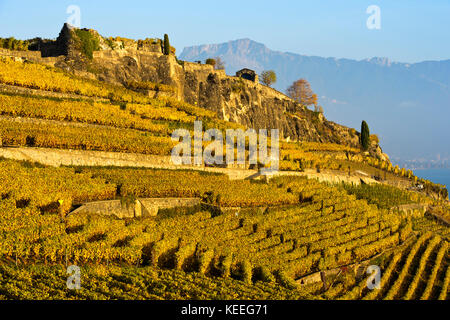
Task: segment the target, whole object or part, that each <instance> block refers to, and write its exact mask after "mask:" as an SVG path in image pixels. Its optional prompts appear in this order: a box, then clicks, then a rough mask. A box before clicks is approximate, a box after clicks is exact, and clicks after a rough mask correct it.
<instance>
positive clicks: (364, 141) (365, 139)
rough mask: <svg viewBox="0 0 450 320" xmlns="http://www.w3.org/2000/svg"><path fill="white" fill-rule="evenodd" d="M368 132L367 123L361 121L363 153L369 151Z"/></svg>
mask: <svg viewBox="0 0 450 320" xmlns="http://www.w3.org/2000/svg"><path fill="white" fill-rule="evenodd" d="M369 141H370V132H369V126H368V125H367V122H365V121H363V122H362V123H361V138H360V142H361V147H362V149H363V150H364V151H367V150H368V149H369V144H370V142H369Z"/></svg>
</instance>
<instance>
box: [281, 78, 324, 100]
mask: <svg viewBox="0 0 450 320" xmlns="http://www.w3.org/2000/svg"><path fill="white" fill-rule="evenodd" d="M287 94H288V96H289V97H291V98H292V99H294V100H295V101H297V102H298V103H300V104H301V105H304V106H310V105H317V95H316V94H315V93H314V92H313V91H312V89H311V85H310V84H309V82H308V81H306V80H305V79H300V80H297V81H295V82H294V83H293V84H292V85H291V86H290V87H289V88H288V89H287Z"/></svg>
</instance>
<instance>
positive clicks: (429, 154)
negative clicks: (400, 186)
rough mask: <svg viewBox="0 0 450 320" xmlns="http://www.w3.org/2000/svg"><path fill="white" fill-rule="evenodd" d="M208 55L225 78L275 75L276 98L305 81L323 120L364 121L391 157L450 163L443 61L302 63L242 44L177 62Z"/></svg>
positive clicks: (300, 58)
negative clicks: (242, 72) (245, 71)
mask: <svg viewBox="0 0 450 320" xmlns="http://www.w3.org/2000/svg"><path fill="white" fill-rule="evenodd" d="M216 56H219V57H221V58H222V59H223V60H224V61H225V66H226V71H227V73H228V74H233V73H234V72H235V71H237V70H239V69H241V68H243V67H247V68H250V69H254V70H255V71H256V72H257V73H260V72H261V71H262V70H268V69H273V70H275V72H276V73H277V76H278V82H277V83H275V84H274V88H276V89H277V90H279V91H282V92H285V90H286V88H287V87H288V86H289V85H290V84H291V83H292V82H293V81H295V80H297V79H299V78H306V79H307V80H308V81H309V82H310V83H311V86H312V88H313V90H314V91H315V92H316V93H317V94H318V96H319V103H320V104H322V105H323V107H324V109H325V114H326V115H327V117H328V118H329V119H330V120H332V121H336V122H338V123H342V124H343V125H346V126H349V127H358V126H359V124H360V123H361V120H363V119H364V120H367V121H369V125H370V126H371V129H373V131H375V132H377V133H379V134H380V137H381V140H382V141H383V147H384V148H385V149H386V150H387V151H388V153H389V154H392V155H393V156H394V157H398V158H401V159H404V160H406V159H414V158H418V157H426V158H428V159H430V160H431V159H433V158H434V157H435V155H436V154H441V156H443V157H446V156H450V153H449V151H448V150H450V143H449V141H450V129H447V127H448V125H447V121H446V120H445V119H448V117H450V59H446V60H437V61H432V60H427V61H422V62H417V63H405V62H396V61H392V60H390V59H389V58H386V57H372V58H367V59H362V60H354V59H346V58H333V57H319V56H307V55H302V54H298V53H291V52H281V51H276V50H271V49H269V48H268V47H267V46H266V45H264V44H262V43H259V42H256V41H253V40H251V39H249V38H243V39H238V40H233V41H228V42H225V43H221V44H220V43H219V44H212V45H203V46H191V47H186V48H185V49H184V50H183V52H182V53H181V54H180V56H179V58H180V59H183V60H187V61H195V60H204V59H206V58H210V57H216ZM343 108H345V109H343ZM375 111H376V112H375ZM387 115H388V116H387ZM436 115H439V117H436Z"/></svg>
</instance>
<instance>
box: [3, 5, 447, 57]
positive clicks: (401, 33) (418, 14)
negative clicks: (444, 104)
mask: <svg viewBox="0 0 450 320" xmlns="http://www.w3.org/2000/svg"><path fill="white" fill-rule="evenodd" d="M69 5H78V6H79V7H80V9H81V25H82V27H89V28H94V29H96V30H98V31H99V32H100V33H101V34H102V35H104V36H124V37H129V38H135V39H137V38H146V37H160V38H161V37H162V36H163V34H164V33H168V34H169V36H170V39H171V44H172V45H174V46H175V47H176V48H177V52H178V53H181V51H182V49H183V48H184V47H185V46H190V45H198V44H206V43H220V42H225V41H228V40H234V39H239V38H251V39H253V40H256V41H258V42H262V43H264V44H266V45H267V46H268V47H269V48H270V49H274V50H280V51H289V52H295V53H300V54H306V55H318V56H324V57H338V58H351V59H358V60H359V59H364V58H370V57H374V56H378V57H389V58H391V59H392V60H394V61H401V62H417V61H423V60H442V59H450V32H449V31H450V19H449V18H448V17H450V0H433V1H424V0H423V1H417V0H388V1H376V0H370V1H365V0H345V1H342V0H341V1H338V0H335V1H320V0H319V1H311V0H309V1H299V0H296V1H283V0H278V1H273V0H272V1H265V0H264V1H261V0H260V1H252V0H240V1H235V0H229V1H223V2H215V1H211V0H209V1H176V0H171V1H162V0H158V1H148V0H147V1H123V0H121V1H114V0H112V1H102V0H90V1H84V0H83V1H76V0H70V1H49V0H40V1H26V0H22V1H12V0H0V37H7V36H14V37H16V38H19V39H26V38H32V37H35V36H41V37H48V38H56V37H57V35H58V32H59V30H60V28H61V26H62V24H63V23H64V22H65V21H66V20H67V17H68V16H69V15H68V14H67V13H66V9H67V7H68V6H69ZM369 5H378V6H379V7H380V9H381V29H380V30H369V29H367V27H366V20H367V18H368V17H369V15H368V14H367V13H366V8H367V7H368V6H369Z"/></svg>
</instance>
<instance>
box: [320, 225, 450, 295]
mask: <svg viewBox="0 0 450 320" xmlns="http://www.w3.org/2000/svg"><path fill="white" fill-rule="evenodd" d="M449 258H450V257H449V246H448V241H446V240H442V238H441V237H439V236H437V235H434V234H433V233H432V232H427V233H423V234H421V235H420V236H418V237H414V239H413V241H409V242H408V243H406V245H404V246H403V248H400V249H398V250H395V251H393V252H391V253H389V254H385V255H384V256H382V257H381V258H378V259H377V262H380V261H381V262H382V263H381V267H382V270H381V281H380V288H379V289H376V288H375V289H373V290H369V289H368V288H367V279H363V280H362V281H361V282H359V283H357V284H356V285H354V287H353V288H349V289H348V290H349V291H347V292H346V293H345V291H344V284H343V282H341V283H339V284H338V285H336V286H335V288H331V289H329V290H328V292H327V293H326V294H325V295H328V297H329V298H338V299H363V300H374V299H384V300H393V299H395V300H428V299H432V300H437V299H439V300H446V299H448V286H449V280H450V279H449V277H450V272H449V262H450V260H449Z"/></svg>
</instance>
